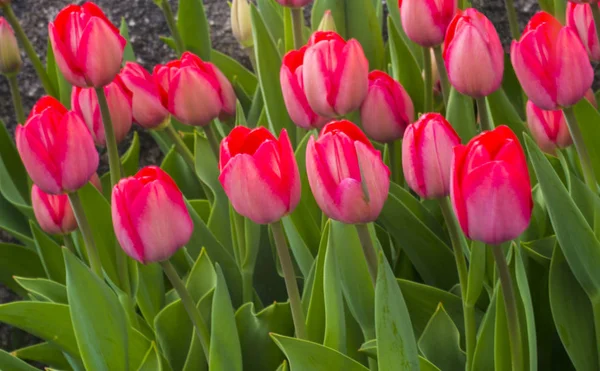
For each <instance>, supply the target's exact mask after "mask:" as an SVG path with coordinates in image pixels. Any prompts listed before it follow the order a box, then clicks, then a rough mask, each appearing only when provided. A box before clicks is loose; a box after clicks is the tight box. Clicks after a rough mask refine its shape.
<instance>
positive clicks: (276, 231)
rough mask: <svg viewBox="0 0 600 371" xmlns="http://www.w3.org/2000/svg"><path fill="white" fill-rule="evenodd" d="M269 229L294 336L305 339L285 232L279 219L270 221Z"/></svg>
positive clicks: (299, 302)
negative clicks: (277, 258) (290, 314)
mask: <svg viewBox="0 0 600 371" xmlns="http://www.w3.org/2000/svg"><path fill="white" fill-rule="evenodd" d="M271 230H272V231H273V238H274V239H275V246H276V248H277V255H279V262H280V263H281V269H282V270H283V279H284V280H285V286H286V288H287V292H288V296H289V298H290V308H291V310H292V319H293V320H294V327H295V328H296V337H298V338H299V339H306V318H305V316H304V311H303V310H302V302H301V301H300V291H299V290H298V283H297V282H296V274H295V273H294V266H293V265H292V258H291V257H290V250H289V248H288V245H287V241H286V240H285V232H284V230H283V225H282V224H281V221H277V222H275V223H272V224H271Z"/></svg>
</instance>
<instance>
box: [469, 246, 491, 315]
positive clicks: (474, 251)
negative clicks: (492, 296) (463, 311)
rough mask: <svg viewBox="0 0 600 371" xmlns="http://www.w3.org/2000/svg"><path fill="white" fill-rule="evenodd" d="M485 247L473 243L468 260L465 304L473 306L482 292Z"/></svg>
mask: <svg viewBox="0 0 600 371" xmlns="http://www.w3.org/2000/svg"><path fill="white" fill-rule="evenodd" d="M486 248H487V247H486V246H485V244H484V243H482V242H478V241H473V243H472V244H471V256H470V258H469V263H470V264H469V278H468V284H467V303H469V304H470V305H472V306H474V305H475V303H476V302H477V299H479V295H481V291H482V290H483V282H484V280H485V255H486Z"/></svg>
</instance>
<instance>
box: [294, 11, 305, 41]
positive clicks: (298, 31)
mask: <svg viewBox="0 0 600 371" xmlns="http://www.w3.org/2000/svg"><path fill="white" fill-rule="evenodd" d="M303 27H304V14H302V8H292V30H293V34H294V49H296V50H298V49H300V48H301V47H302V45H303V44H304V37H303V36H302V28H303Z"/></svg>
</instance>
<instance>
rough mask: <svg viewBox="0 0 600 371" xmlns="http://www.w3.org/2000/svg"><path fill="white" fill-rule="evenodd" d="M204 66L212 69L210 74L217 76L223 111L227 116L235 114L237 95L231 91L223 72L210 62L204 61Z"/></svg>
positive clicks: (231, 88)
mask: <svg viewBox="0 0 600 371" xmlns="http://www.w3.org/2000/svg"><path fill="white" fill-rule="evenodd" d="M205 66H206V67H207V68H208V69H209V71H212V74H213V75H214V76H215V77H216V78H217V81H218V82H219V86H220V97H221V102H222V104H223V112H225V114H227V115H229V116H233V115H235V106H236V103H237V97H236V96H235V92H234V91H233V87H232V86H231V83H230V82H229V80H228V79H227V77H225V75H224V74H223V72H221V70H219V69H218V68H217V67H216V66H215V65H213V64H212V63H205Z"/></svg>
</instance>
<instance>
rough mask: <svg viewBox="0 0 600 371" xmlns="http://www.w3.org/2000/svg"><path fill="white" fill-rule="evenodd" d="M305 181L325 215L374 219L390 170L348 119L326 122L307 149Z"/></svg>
mask: <svg viewBox="0 0 600 371" xmlns="http://www.w3.org/2000/svg"><path fill="white" fill-rule="evenodd" d="M306 172H307V175H308V182H309V184H310V188H311V190H312V193H313V195H314V196H315V200H316V201H317V204H318V205H319V207H320V208H321V210H323V212H324V213H325V215H327V216H328V217H329V218H331V219H335V220H338V221H341V222H344V223H347V224H359V223H369V222H372V221H374V220H375V219H377V217H378V216H379V213H381V209H382V208H383V204H384V203H385V200H386V199H387V196H388V191H389V187H390V171H389V169H388V168H387V166H385V164H384V163H383V160H382V159H381V154H380V153H379V151H377V150H376V149H375V148H374V147H373V145H372V144H371V142H369V139H368V138H367V137H366V136H365V134H364V133H363V132H362V131H361V130H360V129H359V128H358V126H356V125H354V124H353V123H351V122H350V121H346V120H343V121H333V122H330V123H329V124H327V125H325V127H324V128H323V130H322V131H321V135H320V136H319V139H317V140H315V139H314V138H313V137H310V139H309V142H308V147H307V149H306Z"/></svg>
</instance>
